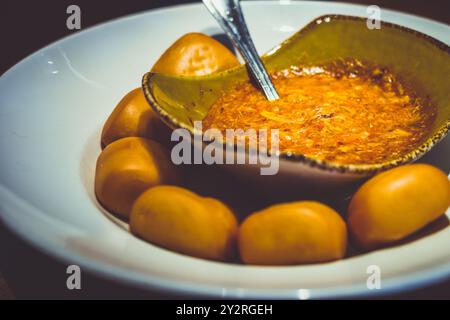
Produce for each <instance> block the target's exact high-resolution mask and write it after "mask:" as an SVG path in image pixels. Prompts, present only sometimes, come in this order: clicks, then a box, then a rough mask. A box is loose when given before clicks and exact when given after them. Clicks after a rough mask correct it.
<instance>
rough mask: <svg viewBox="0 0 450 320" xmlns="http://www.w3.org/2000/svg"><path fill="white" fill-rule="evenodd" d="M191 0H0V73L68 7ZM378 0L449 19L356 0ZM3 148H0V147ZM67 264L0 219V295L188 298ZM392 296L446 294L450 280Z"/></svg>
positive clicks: (101, 13)
mask: <svg viewBox="0 0 450 320" xmlns="http://www.w3.org/2000/svg"><path fill="white" fill-rule="evenodd" d="M188 2H199V1H189V0H174V1H168V0H166V1H161V0H122V1H111V0H72V1H66V0H40V1H24V0H1V4H0V41H1V42H0V43H1V49H0V54H1V59H0V74H3V73H4V72H5V71H6V70H8V69H9V68H10V67H12V66H13V65H14V64H16V63H17V62H19V61H20V60H21V59H23V58H24V57H26V56H27V55H29V54H31V53H33V52H34V51H36V50H37V49H39V48H41V47H43V46H45V45H47V44H49V43H51V42H53V41H55V40H57V39H59V38H61V37H64V36H66V35H69V34H71V33H74V32H77V31H70V30H68V29H67V28H66V19H67V14H66V8H67V7H68V6H69V5H70V4H76V5H79V6H80V7H81V23H82V29H85V28H87V27H89V26H92V25H95V24H98V23H100V22H104V21H107V20H110V19H114V18H116V17H120V16H123V15H127V14H132V13H135V12H139V11H144V10H149V9H152V8H156V7H161V6H167V5H172V4H182V3H188ZM343 2H353V3H362V4H367V5H369V4H376V5H379V6H380V7H385V8H390V9H396V10H400V11H404V12H408V13H413V14H416V15H421V16H424V17H428V18H431V19H434V20H438V21H441V22H444V23H447V24H449V23H450V1H449V0H428V1H423V0H391V1H386V0H354V1H343ZM0 152H1V151H0ZM65 271H66V264H65V263H62V262H59V261H56V260H54V259H53V258H51V257H48V256H46V255H45V254H42V253H40V252H38V251H36V250H34V249H33V248H32V247H30V246H29V245H28V244H26V243H24V242H23V241H22V240H20V239H18V238H17V237H16V236H15V235H14V234H13V233H11V232H10V231H9V230H7V229H6V228H5V227H4V226H2V225H1V223H0V299H2V298H3V299H4V298H19V299H23V298H32V299H36V298H42V299H45V298H52V299H58V298H62V299H65V298H86V299H92V298H124V299H127V298H131V299H132V298H186V297H175V296H169V295H165V294H162V293H152V294H149V293H148V292H144V291H141V290H138V289H135V288H131V287H128V286H124V285H120V284H117V283H113V282H111V281H108V280H106V279H102V278H99V277H97V276H94V275H91V274H88V273H83V276H82V290H81V291H69V290H67V289H66V285H65V284H66V277H67V275H66V273H65ZM386 298H393V299H405V298H412V299H450V280H448V281H446V282H442V283H439V284H436V285H433V286H430V287H427V288H423V289H420V290H415V291H412V292H409V293H405V294H401V295H393V296H388V297H386Z"/></svg>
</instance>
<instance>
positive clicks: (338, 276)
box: [0, 1, 450, 298]
mask: <svg viewBox="0 0 450 320" xmlns="http://www.w3.org/2000/svg"><path fill="white" fill-rule="evenodd" d="M243 8H244V12H245V15H246V17H247V21H248V23H249V26H250V31H251V33H252V35H253V37H254V41H255V44H256V46H257V47H258V49H259V51H260V52H261V53H263V52H265V51H266V50H268V49H270V48H271V47H273V46H274V45H276V44H278V43H279V42H281V41H282V40H283V39H285V38H286V37H288V36H289V35H290V34H292V33H294V32H295V31H297V30H298V29H299V28H300V27H302V26H304V25H305V24H306V23H308V22H309V21H310V20H312V19H313V18H315V17H317V16H320V15H323V14H328V13H340V14H349V15H358V16H365V15H366V8H365V7H363V6H355V5H347V4H339V3H329V2H326V3H323V2H290V1H280V2H251V3H244V5H243ZM381 17H382V19H383V20H386V21H390V22H394V23H397V24H400V25H403V26H406V27H409V28H412V29H416V30H419V31H421V32H423V33H426V34H428V35H430V36H433V37H435V38H437V39H439V40H441V41H443V42H445V43H447V44H449V43H450V28H449V27H448V26H446V25H444V24H440V23H436V22H433V21H430V20H427V19H423V18H419V17H414V16H410V15H406V14H402V13H397V12H392V11H388V10H383V11H382V16H381ZM189 31H199V32H205V33H210V34H211V33H216V32H219V29H218V27H217V26H216V23H215V22H214V21H213V19H212V18H211V17H210V16H209V14H208V12H207V11H206V10H205V9H204V8H203V6H202V5H201V4H196V5H186V6H178V7H173V8H168V9H162V10H155V11H150V12H146V13H143V14H138V15H134V16H130V17H125V18H123V19H119V20H116V21H113V22H110V23H106V24H103V25H100V26H98V27H94V28H91V29H89V30H86V31H83V32H80V33H77V34H75V35H73V36H71V37H68V38H66V39H63V40H61V41H58V42H56V43H54V44H52V45H50V46H48V47H46V48H44V49H42V50H40V51H38V52H36V53H34V54H33V55H31V56H30V57H28V58H26V59H25V60H23V61H22V62H20V63H19V64H17V65H16V66H15V67H13V68H12V69H11V70H9V71H8V72H6V73H5V74H4V75H3V76H2V77H1V78H0V161H1V162H0V214H1V218H2V220H3V221H4V222H5V223H6V224H7V225H8V226H9V227H10V228H12V229H13V230H14V231H16V232H17V233H18V234H19V235H20V236H22V237H23V238H25V239H27V240H28V241H30V242H31V243H33V244H34V245H35V246H37V247H38V248H40V249H42V250H44V251H46V252H48V253H51V254H53V255H55V256H57V257H59V258H63V259H65V260H67V261H70V262H71V263H76V264H79V265H81V266H82V267H84V268H88V269H90V270H92V271H94V272H97V273H100V274H103V275H106V276H109V277H112V278H114V279H118V280H121V281H125V282H128V283H134V284H138V285H140V286H143V287H147V288H151V289H159V290H169V291H174V292H178V293H185V294H192V295H198V294H201V295H207V296H211V297H246V298H257V297H267V298H309V297H313V298H318V297H337V296H354V295H359V296H361V295H368V294H377V293H388V292H389V293H391V292H393V291H396V290H404V289H408V288H411V287H414V286H418V285H422V284H425V283H429V282H431V281H436V280H438V279H442V278H443V277H447V276H448V275H449V274H450V228H448V227H447V228H445V229H443V230H440V231H439V232H436V233H434V234H432V235H429V236H427V237H425V238H421V239H420V240H417V241H413V242H410V243H408V244H406V245H402V246H397V247H393V248H390V249H385V250H379V251H375V252H372V253H368V254H364V255H360V256H356V257H353V258H349V259H346V260H343V261H338V262H334V263H327V264H320V265H307V266H293V267H254V266H242V265H232V264H224V263H216V262H210V261H205V260H200V259H196V258H191V257H188V256H183V255H179V254H176V253H173V252H170V251H167V250H164V249H161V248H158V247H155V246H152V245H150V244H148V243H145V242H143V241H141V240H139V239H137V238H135V237H133V236H132V235H130V234H129V233H128V232H127V231H125V230H124V229H122V228H121V227H119V226H117V225H116V224H114V223H113V222H111V220H109V219H108V218H107V217H106V216H105V215H104V214H102V211H101V209H100V206H99V205H98V203H97V201H96V199H95V196H94V193H93V185H94V184H93V176H94V165H95V161H96V158H97V156H98V154H99V153H100V145H99V135H100V130H101V126H102V124H103V122H104V121H105V119H106V118H107V116H108V115H109V113H110V112H111V110H112V108H113V107H114V106H115V104H116V103H117V101H118V100H119V99H120V98H121V97H122V96H123V95H124V94H125V93H126V92H128V91H129V90H131V89H132V88H134V87H138V86H139V85H140V81H141V76H142V75H143V73H144V72H145V71H147V70H149V69H150V67H151V66H152V64H153V63H154V62H155V60H156V59H157V58H158V56H159V55H160V54H161V53H162V52H163V50H164V49H165V48H167V47H168V46H169V45H170V44H171V43H172V42H173V41H174V40H175V39H177V38H178V37H179V36H181V35H182V34H184V33H186V32H189ZM449 146H450V140H449V139H446V140H444V141H443V142H442V143H441V144H440V145H438V146H437V147H436V148H435V149H434V150H433V151H432V153H431V154H430V155H429V156H427V157H426V159H427V161H429V162H432V163H434V164H437V165H440V166H441V167H442V168H443V169H444V170H446V172H447V173H448V171H449V167H448V166H449V162H450V161H449V159H450V157H449V150H450V148H449ZM370 265H377V266H379V267H380V269H381V275H382V282H381V284H382V289H381V290H368V289H367V286H366V280H367V277H368V274H367V268H368V266H370Z"/></svg>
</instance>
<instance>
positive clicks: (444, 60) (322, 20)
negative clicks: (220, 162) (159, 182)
mask: <svg viewBox="0 0 450 320" xmlns="http://www.w3.org/2000/svg"><path fill="white" fill-rule="evenodd" d="M348 58H355V59H357V60H360V61H367V62H370V63H374V64H375V65H377V66H381V67H387V68H388V69H389V70H391V71H393V72H394V74H396V75H397V76H399V77H400V78H401V79H402V80H403V81H405V82H406V83H407V84H408V85H410V86H411V87H413V90H414V92H415V93H416V94H417V95H418V96H420V97H424V98H428V99H430V102H431V103H432V104H433V105H434V106H436V107H437V110H438V112H437V117H436V119H435V121H434V123H433V125H432V128H431V130H430V133H429V134H428V136H427V137H426V140H425V141H424V142H423V144H422V145H420V146H419V147H417V148H416V149H414V150H412V151H411V152H409V153H406V154H404V155H402V156H401V157H399V158H396V159H393V160H390V161H387V162H384V163H376V164H339V163H333V162H328V161H324V160H316V159H312V158H309V157H307V156H304V155H299V154H287V153H281V154H280V162H279V163H280V164H279V166H280V167H279V172H278V173H277V175H276V176H274V177H268V176H263V177H260V180H261V181H265V182H269V183H270V184H273V183H277V182H280V183H292V182H294V183H295V182H298V184H299V185H302V184H306V185H308V187H309V186H311V185H312V184H314V185H318V186H325V185H335V184H340V183H343V182H348V181H353V180H355V179H358V178H362V177H367V176H370V175H373V174H375V173H377V172H380V171H383V170H386V169H389V168H392V167H395V166H398V165H402V164H406V163H409V162H412V161H415V160H417V159H418V158H420V157H421V156H423V155H424V154H425V153H426V152H428V151H429V150H430V149H431V148H432V147H433V146H434V145H435V144H436V143H438V142H439V141H440V140H441V139H442V138H443V137H444V136H445V135H446V134H447V133H448V131H449V128H450V91H449V90H448V80H449V74H450V48H449V46H447V45H446V44H445V43H443V42H441V41H439V40H436V39H434V38H431V37H429V36H427V35H425V34H423V33H420V32H417V31H414V30H411V29H408V28H405V27H402V26H399V25H396V24H392V23H387V22H382V23H381V25H380V29H369V28H368V27H367V19H365V18H360V17H352V16H344V15H325V16H321V17H318V18H316V19H314V21H312V22H311V23H309V24H308V25H306V26H305V27H304V28H302V29H301V30H300V31H298V32H297V33H295V34H294V35H293V36H291V37H290V38H289V39H287V40H285V41H284V42H282V43H281V44H280V45H277V46H275V47H274V48H273V49H272V50H270V51H269V52H268V53H266V54H265V55H264V56H263V57H262V59H263V62H264V64H265V65H266V68H267V69H268V71H269V72H275V71H279V70H283V69H287V68H289V67H290V66H306V67H308V66H317V65H323V64H326V63H328V62H332V61H335V60H339V59H348ZM248 79H249V78H248V73H247V70H246V68H245V66H243V65H242V66H240V67H236V68H233V69H231V70H227V71H224V72H221V73H218V74H214V75H209V76H203V77H186V76H169V75H165V74H158V73H152V72H149V73H147V74H145V75H144V77H143V81H142V87H143V89H144V93H145V96H146V98H147V100H148V102H149V104H150V105H151V106H152V108H153V109H154V110H155V111H156V112H157V114H159V116H160V117H161V119H162V120H163V121H165V122H166V123H167V124H168V125H169V126H170V127H172V128H173V129H176V128H185V129H187V130H189V131H190V132H191V133H192V134H201V132H196V130H195V128H194V126H193V123H194V121H201V120H202V119H203V118H204V117H205V116H206V114H207V113H208V110H209V108H210V107H211V106H212V105H213V104H214V102H215V101H216V100H217V99H218V97H219V96H220V95H221V94H222V93H223V92H224V91H226V90H228V89H230V88H232V87H235V86H236V84H238V83H239V82H242V81H245V80H248ZM430 112H431V110H430ZM224 150H225V148H224ZM234 152H245V151H237V150H236V148H235V149H234ZM224 167H226V168H228V169H231V170H233V171H237V172H239V174H240V175H247V176H252V177H254V178H256V177H258V175H260V170H259V167H260V165H253V166H252V165H246V166H242V165H225V166H224Z"/></svg>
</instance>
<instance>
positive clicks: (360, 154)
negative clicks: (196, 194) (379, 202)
mask: <svg viewBox="0 0 450 320" xmlns="http://www.w3.org/2000/svg"><path fill="white" fill-rule="evenodd" d="M271 77H272V79H273V83H274V85H275V87H276V89H277V91H278V93H279V94H280V97H281V99H280V100H277V101H274V102H269V101H267V100H266V99H265V98H264V96H263V95H262V94H261V93H260V92H259V91H258V89H256V88H255V87H254V86H253V85H252V84H251V83H249V82H246V83H242V84H239V85H238V86H237V87H236V88H234V89H232V90H230V91H228V92H225V93H224V94H223V95H222V96H221V97H220V98H219V99H218V101H217V102H216V103H215V104H214V105H213V106H212V107H211V109H210V111H209V113H208V114H207V116H206V117H205V119H204V120H203V128H204V129H209V128H217V129H219V130H221V131H223V132H225V129H243V130H247V129H255V130H259V129H263V128H266V129H268V130H269V129H278V130H279V148H280V151H281V152H287V153H294V154H304V155H306V156H309V157H311V158H314V159H320V160H327V161H332V162H337V163H342V164H372V163H380V162H384V161H388V160H391V159H395V158H398V157H399V156H402V155H404V154H405V153H407V152H410V151H412V150H413V149H414V148H416V147H417V146H418V145H420V144H421V143H422V142H423V141H424V139H425V137H426V136H427V133H428V132H429V128H430V126H431V124H432V122H433V120H434V117H435V111H434V109H433V108H432V107H431V106H430V105H427V104H426V103H424V101H422V100H420V99H419V98H416V97H414V95H413V94H411V93H410V92H407V90H406V89H405V86H404V85H402V83H400V81H398V80H397V79H396V78H395V77H394V76H393V75H392V74H391V73H390V72H389V71H387V70H385V69H381V68H378V67H373V66H367V65H364V64H362V63H361V62H359V61H338V62H335V63H333V64H330V65H327V66H323V67H314V68H298V67H291V68H290V69H288V70H283V71H281V72H277V73H275V74H272V75H271ZM269 136H270V134H269Z"/></svg>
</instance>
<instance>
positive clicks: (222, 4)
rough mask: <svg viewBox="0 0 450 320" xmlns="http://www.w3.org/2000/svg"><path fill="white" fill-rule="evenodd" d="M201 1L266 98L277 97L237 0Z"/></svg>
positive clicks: (272, 98) (273, 98) (275, 98)
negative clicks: (239, 55) (234, 48)
mask: <svg viewBox="0 0 450 320" xmlns="http://www.w3.org/2000/svg"><path fill="white" fill-rule="evenodd" d="M203 3H204V4H205V6H206V7H207V8H208V10H209V12H210V13H211V14H212V16H213V17H214V18H215V19H216V20H217V22H218V23H219V25H220V27H221V28H222V29H223V30H224V31H225V33H226V34H227V35H228V37H229V38H230V39H231V41H232V42H233V45H234V46H235V47H236V48H237V49H238V50H239V52H240V53H241V55H242V57H243V58H244V60H245V62H246V63H247V66H248V67H249V69H250V72H251V74H252V76H253V77H254V78H255V80H256V81H257V83H258V85H259V86H260V88H261V90H262V91H263V92H264V95H265V96H266V98H267V100H269V101H273V100H277V99H279V96H278V93H277V91H276V89H275V87H274V85H273V83H272V81H271V80H270V77H269V74H268V73H267V70H266V69H265V67H264V65H263V63H262V61H261V59H260V58H259V55H258V52H257V51H256V48H255V45H254V44H253V41H252V38H251V37H250V33H249V32H248V29H247V25H246V23H245V19H244V15H243V14H242V9H241V5H240V3H239V0H203Z"/></svg>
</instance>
